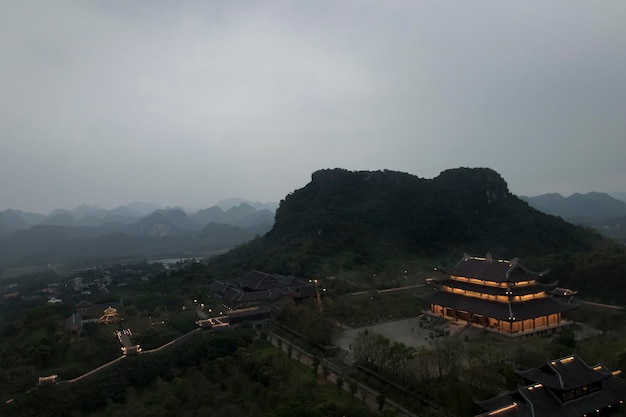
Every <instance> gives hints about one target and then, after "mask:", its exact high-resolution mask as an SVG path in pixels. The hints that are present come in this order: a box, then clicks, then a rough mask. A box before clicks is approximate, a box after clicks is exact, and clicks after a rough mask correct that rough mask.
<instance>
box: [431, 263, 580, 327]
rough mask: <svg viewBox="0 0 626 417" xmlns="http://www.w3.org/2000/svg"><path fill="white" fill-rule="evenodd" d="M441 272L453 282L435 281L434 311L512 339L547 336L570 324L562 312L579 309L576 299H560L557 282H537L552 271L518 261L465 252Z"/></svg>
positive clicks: (433, 293) (432, 306) (432, 294)
mask: <svg viewBox="0 0 626 417" xmlns="http://www.w3.org/2000/svg"><path fill="white" fill-rule="evenodd" d="M440 269H441V270H442V271H443V272H445V273H447V274H448V278H446V279H443V280H431V281H430V282H431V283H432V284H435V288H433V289H434V292H432V293H431V294H429V295H427V296H425V297H424V299H425V300H426V301H428V302H429V303H430V308H431V311H432V313H434V314H436V315H438V316H441V317H444V318H447V319H450V320H459V321H464V322H467V323H468V324H471V325H473V326H479V327H483V328H486V329H488V330H491V331H494V332H498V333H502V334H507V335H511V336H517V335H524V334H531V333H532V334H547V333H550V332H556V331H557V329H558V328H559V327H561V326H563V325H565V324H567V321H566V320H565V319H564V317H563V314H564V313H566V312H567V311H570V310H572V309H574V308H576V307H577V306H576V305H575V304H572V303H571V301H572V298H571V297H569V298H568V299H567V301H568V302H565V299H558V298H557V297H556V296H555V294H557V293H556V292H554V289H555V288H556V287H557V285H558V282H552V283H549V284H543V283H540V282H539V281H538V279H540V278H542V277H544V276H545V275H546V274H547V273H548V272H549V271H544V272H541V273H538V272H533V271H531V270H529V269H527V268H525V267H524V266H522V265H521V264H520V262H519V260H518V259H513V260H510V261H509V260H501V259H500V260H496V259H493V258H492V256H491V255H490V254H487V256H486V257H484V258H478V257H473V256H469V255H467V254H465V255H463V258H462V259H461V260H460V261H459V262H458V263H457V264H456V265H455V266H454V267H452V268H449V269H447V268H440ZM568 293H569V294H572V293H573V292H571V291H570V292H568ZM568 293H565V292H564V293H558V294H561V295H563V294H568Z"/></svg>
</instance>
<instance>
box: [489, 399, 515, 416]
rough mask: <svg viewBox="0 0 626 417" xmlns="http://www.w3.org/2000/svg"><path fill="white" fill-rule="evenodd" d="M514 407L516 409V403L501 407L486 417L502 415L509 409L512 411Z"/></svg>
mask: <svg viewBox="0 0 626 417" xmlns="http://www.w3.org/2000/svg"><path fill="white" fill-rule="evenodd" d="M515 407H517V403H516V402H514V403H513V404H510V405H507V406H506V407H502V408H499V409H497V410H494V411H492V412H490V413H489V414H487V415H489V416H494V415H496V414H499V413H502V412H504V411H508V410H510V409H512V408H515Z"/></svg>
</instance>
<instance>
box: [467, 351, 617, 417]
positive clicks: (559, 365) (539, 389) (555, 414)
mask: <svg viewBox="0 0 626 417" xmlns="http://www.w3.org/2000/svg"><path fill="white" fill-rule="evenodd" d="M517 373H518V375H520V376H522V377H523V378H524V379H525V380H526V381H527V382H530V385H526V386H523V387H519V388H518V389H517V390H516V391H513V392H509V393H507V394H505V395H501V396H499V397H496V398H492V399H490V400H486V401H477V402H476V403H477V404H478V405H479V406H480V407H481V408H483V409H484V410H487V412H486V413H484V414H480V415H479V417H486V416H492V415H494V414H495V413H497V415H498V416H499V417H527V416H528V417H531V416H544V415H545V416H552V417H561V416H563V417H566V416H567V417H569V416H581V417H582V416H584V415H594V414H596V413H597V410H602V409H605V408H607V407H609V406H611V407H613V406H615V405H617V406H619V405H620V404H621V403H622V401H624V399H626V381H624V380H623V379H622V378H621V377H620V376H619V375H621V373H619V372H617V373H612V372H610V371H609V370H607V369H606V368H605V367H604V366H602V365H596V366H588V365H587V364H586V363H585V362H584V361H583V360H582V359H581V358H580V357H578V356H577V355H573V356H569V357H566V358H561V359H556V360H552V361H550V362H548V363H547V364H546V365H544V366H542V367H538V368H531V369H528V370H525V371H521V372H517ZM594 384H595V385H596V388H597V389H596V390H595V391H591V390H588V391H587V392H586V393H585V394H584V395H578V396H576V397H575V398H574V399H572V400H569V401H562V400H561V399H559V398H562V397H561V396H560V395H559V393H560V392H563V391H571V390H576V389H582V388H583V387H589V386H591V385H594Z"/></svg>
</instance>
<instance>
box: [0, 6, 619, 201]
mask: <svg viewBox="0 0 626 417" xmlns="http://www.w3.org/2000/svg"><path fill="white" fill-rule="evenodd" d="M625 18H626V2H623V1H602V2H587V1H585V2H583V1H551V2H540V1H530V2H501V1H480V2H476V1H474V2H467V1H445V2H426V1H393V2H380V1H372V2H366V1H341V2H336V1H319V0H318V1H314V2H299V1H294V2H286V1H285V2H283V1H270V2H248V1H236V2H229V1H210V2H209V1H186V2H166V1H133V2H127V1H92V2H80V1H74V2H67V1H55V2H45V1H40V2H32V1H13V2H9V1H5V2H3V3H2V5H0V53H1V54H2V61H1V63H0V89H1V91H2V96H1V97H2V98H1V99H0V138H1V140H2V145H3V146H2V151H1V152H0V175H1V176H2V181H0V195H1V196H2V198H1V199H0V202H1V203H0V210H3V209H7V208H15V209H23V210H28V211H38V212H46V211H50V210H52V209H53V208H57V207H67V208H71V207H75V206H77V205H79V204H81V203H87V204H92V205H97V206H100V207H103V208H113V207H115V206H118V205H121V204H125V203H127V202H129V201H137V200H139V201H150V202H154V203H157V204H163V205H180V206H185V207H208V206H211V205H213V204H214V203H215V202H217V201H218V200H220V199H222V198H226V197H233V196H237V197H245V198H248V199H250V200H259V201H279V200H280V199H281V198H283V197H284V196H285V195H286V194H288V193H289V192H291V191H293V190H294V189H297V188H300V187H303V186H304V185H305V184H306V183H307V182H309V180H310V175H311V173H312V172H314V171H316V170H318V169H322V168H334V167H341V168H347V169H352V170H375V169H391V170H398V171H404V172H409V173H411V174H415V175H418V176H420V177H425V178H432V177H434V176H436V175H438V173H439V172H440V171H442V170H445V169H448V168H456V167H460V166H468V167H489V168H493V169H495V170H496V171H498V172H499V173H500V174H501V175H502V176H503V177H504V178H505V180H506V181H507V182H508V184H509V188H510V190H511V191H512V192H513V193H515V194H518V195H522V194H525V195H537V194H542V193H548V192H560V193H562V194H564V195H569V194H571V193H573V192H587V191H604V192H613V191H625V188H626V187H624V178H626V172H625V171H626V164H624V156H625V155H626V141H625V140H624V139H625V138H624V136H625V132H626V82H624V74H626V53H625V51H626V25H624V21H625Z"/></svg>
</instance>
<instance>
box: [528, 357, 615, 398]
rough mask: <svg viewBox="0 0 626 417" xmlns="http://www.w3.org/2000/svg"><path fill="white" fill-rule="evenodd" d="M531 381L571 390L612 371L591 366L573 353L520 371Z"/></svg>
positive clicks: (595, 380) (604, 376) (605, 375)
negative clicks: (537, 366)
mask: <svg viewBox="0 0 626 417" xmlns="http://www.w3.org/2000/svg"><path fill="white" fill-rule="evenodd" d="M518 375H519V376H521V377H522V378H524V379H525V380H527V381H530V382H539V383H541V384H543V385H545V386H546V387H549V388H553V389H558V390H571V389H576V388H579V387H582V386H585V385H589V384H591V383H594V382H598V381H601V380H603V379H606V378H607V377H608V376H609V375H610V373H608V372H607V371H606V370H605V368H603V367H600V368H598V369H597V370H596V369H593V368H590V367H589V365H587V364H586V363H585V362H584V361H583V360H582V359H581V358H580V357H578V356H577V355H573V356H570V357H567V358H562V359H556V360H553V361H550V362H548V364H546V365H544V366H542V367H540V368H531V369H528V370H526V371H521V372H518Z"/></svg>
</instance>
